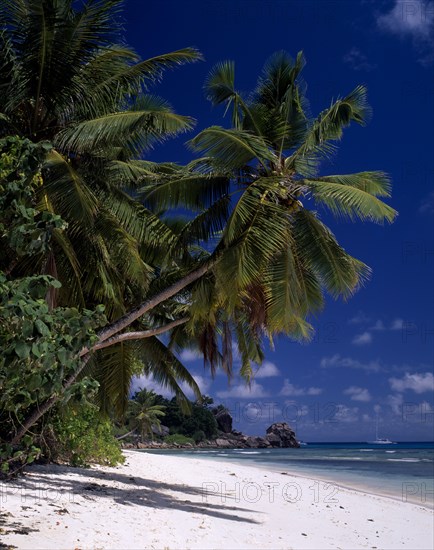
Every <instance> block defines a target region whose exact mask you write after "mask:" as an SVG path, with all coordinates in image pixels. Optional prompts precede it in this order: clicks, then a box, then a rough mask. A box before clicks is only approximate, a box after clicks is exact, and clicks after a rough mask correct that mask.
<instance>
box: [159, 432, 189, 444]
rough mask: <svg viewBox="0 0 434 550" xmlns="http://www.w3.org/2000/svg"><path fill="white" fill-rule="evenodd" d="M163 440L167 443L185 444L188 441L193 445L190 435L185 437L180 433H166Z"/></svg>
mask: <svg viewBox="0 0 434 550" xmlns="http://www.w3.org/2000/svg"><path fill="white" fill-rule="evenodd" d="M164 441H165V443H168V444H169V445H187V444H188V443H190V444H191V445H194V439H193V438H192V437H185V435H182V434H171V435H167V436H166V437H165V438H164Z"/></svg>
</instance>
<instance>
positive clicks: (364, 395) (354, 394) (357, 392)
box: [344, 386, 371, 402]
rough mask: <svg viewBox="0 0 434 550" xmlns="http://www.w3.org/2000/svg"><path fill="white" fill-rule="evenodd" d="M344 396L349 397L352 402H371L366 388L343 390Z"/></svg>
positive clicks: (352, 387)
mask: <svg viewBox="0 0 434 550" xmlns="http://www.w3.org/2000/svg"><path fill="white" fill-rule="evenodd" d="M344 394H345V395H350V396H351V399H352V400H353V401H363V402H367V401H371V394H370V393H369V390H368V389H366V388H359V387H358V386H350V387H349V388H347V389H346V390H344Z"/></svg>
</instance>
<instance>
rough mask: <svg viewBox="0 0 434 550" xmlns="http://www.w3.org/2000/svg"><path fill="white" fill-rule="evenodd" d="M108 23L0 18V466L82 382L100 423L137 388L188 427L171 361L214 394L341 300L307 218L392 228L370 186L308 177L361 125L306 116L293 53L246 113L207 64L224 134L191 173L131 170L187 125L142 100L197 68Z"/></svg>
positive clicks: (341, 261)
mask: <svg viewBox="0 0 434 550" xmlns="http://www.w3.org/2000/svg"><path fill="white" fill-rule="evenodd" d="M120 6H121V1H120V0H100V1H95V2H93V1H89V2H87V3H86V4H84V5H83V6H82V7H80V8H77V7H76V5H75V2H73V1H72V0H56V1H53V0H21V1H20V2H16V1H13V0H5V1H4V2H2V5H1V7H0V15H1V20H2V22H3V23H2V25H3V27H2V30H1V32H0V89H1V94H0V139H1V144H0V155H1V158H0V161H1V164H0V171H1V172H0V174H1V180H0V192H1V193H0V201H1V202H0V270H1V271H2V275H1V277H2V278H1V281H0V282H1V285H2V289H3V292H4V295H5V296H7V298H6V299H5V300H3V301H2V303H1V305H0V316H1V319H2V325H1V326H2V328H1V332H0V337H1V341H0V345H1V346H2V348H3V349H4V350H6V353H5V355H4V357H3V358H2V360H1V362H0V387H1V389H2V398H1V401H0V403H1V406H2V409H1V411H0V417H1V419H2V421H3V419H5V418H7V419H8V421H7V422H6V423H5V424H2V429H1V432H0V436H1V443H2V453H3V457H4V458H5V460H6V461H8V460H9V459H10V457H13V456H14V455H16V453H18V455H17V456H21V455H20V453H24V455H25V456H26V457H28V458H29V459H32V457H34V456H36V454H37V451H36V450H35V449H36V447H35V445H34V444H35V438H34V434H37V433H38V430H37V429H35V426H39V428H41V429H42V425H43V424H44V419H46V418H48V417H50V415H53V414H55V412H54V413H53V411H56V407H59V405H61V404H63V403H65V404H66V403H69V402H70V405H71V410H73V404H74V403H75V402H76V401H77V400H78V401H79V399H78V397H79V394H80V391H79V388H82V389H83V387H84V386H86V384H87V385H88V386H89V388H88V390H86V391H84V394H86V395H84V396H83V397H84V398H85V400H86V401H87V402H89V400H90V401H92V403H93V404H94V406H96V407H97V409H99V410H100V411H101V412H102V413H104V414H105V415H106V416H105V417H106V418H110V417H114V416H116V415H120V414H122V413H123V412H124V411H125V410H126V409H127V407H128V391H129V387H130V382H131V378H132V376H133V375H134V374H145V375H148V376H153V377H154V379H155V380H156V381H157V382H160V383H162V384H163V385H165V386H168V387H170V388H171V389H172V390H173V391H174V393H175V394H176V396H177V398H178V401H179V402H180V403H183V407H184V412H185V411H186V410H188V409H190V410H191V404H189V402H188V400H187V399H186V398H185V395H184V394H183V392H182V389H181V383H182V382H186V383H187V384H189V385H190V387H191V388H192V389H193V390H194V392H195V394H196V396H197V398H200V397H201V395H200V390H199V388H198V386H197V384H196V382H195V380H194V378H193V377H192V376H191V374H190V373H189V372H188V370H187V369H186V368H185V367H184V365H183V364H182V363H181V362H180V360H179V358H178V355H177V352H179V351H181V350H182V349H184V348H185V347H190V348H195V349H197V350H199V351H200V352H201V353H202V354H203V357H204V361H205V363H206V364H208V365H209V366H210V367H211V372H212V373H214V372H215V370H216V369H217V368H223V369H224V370H225V371H226V372H227V374H228V375H229V376H230V375H231V374H232V351H233V347H234V344H235V345H236V349H237V350H238V351H239V354H240V356H241V374H242V375H243V376H244V377H245V378H246V380H247V381H249V380H250V379H251V377H252V373H253V369H252V363H257V364H260V363H261V361H262V359H263V347H264V343H265V341H271V342H272V341H273V337H274V336H275V335H277V334H280V333H283V334H286V335H288V336H289V337H291V338H295V339H305V340H308V339H309V338H310V336H311V334H312V331H313V326H312V319H313V316H314V315H315V314H317V313H318V312H319V311H320V310H321V308H322V307H323V306H324V295H325V294H326V293H328V294H330V295H331V296H333V297H335V298H338V297H343V298H345V299H346V298H348V297H349V296H351V295H352V294H353V293H354V292H355V291H356V290H357V289H358V288H359V287H360V286H361V285H362V284H363V283H364V281H365V280H366V279H367V278H368V276H369V274H370V270H369V268H368V267H367V266H366V265H365V264H364V263H363V262H361V261H360V260H357V259H356V258H354V257H353V256H351V255H350V254H349V253H348V252H346V251H345V250H344V249H343V248H342V246H340V245H339V243H338V241H337V239H336V237H335V236H334V234H333V232H332V231H331V229H330V228H329V227H327V225H326V224H325V223H324V221H323V220H322V219H321V211H319V209H325V210H328V211H330V212H331V213H332V214H333V215H336V216H338V217H345V218H348V219H349V220H356V219H360V220H362V221H373V222H377V223H383V222H391V221H393V219H394V218H395V216H396V212H395V210H393V208H391V207H390V206H388V205H387V204H386V203H384V202H383V200H382V199H383V198H385V197H389V196H390V192H391V186H390V181H389V178H388V176H387V175H386V174H384V173H383V172H378V171H365V172H360V173H355V174H343V175H333V174H332V175H330V174H328V175H322V171H320V169H321V170H323V164H324V161H326V160H328V159H329V158H330V157H331V156H332V155H333V153H334V151H335V149H336V142H337V141H338V140H340V139H341V137H342V133H343V130H344V129H345V128H346V127H347V126H349V125H350V124H351V123H352V122H355V123H356V124H365V122H366V121H367V120H368V118H369V114H370V109H369V105H368V103H367V97H366V90H365V88H364V87H362V86H358V87H356V88H355V89H354V90H353V91H352V92H350V93H349V94H347V95H346V96H344V97H343V98H340V99H338V100H336V101H334V102H332V104H331V105H330V106H329V107H328V108H326V109H325V110H324V111H322V112H321V113H320V114H319V115H318V116H316V117H315V116H312V115H311V113H310V109H309V104H308V101H307V97H306V86H305V84H304V82H303V79H302V70H303V67H304V64H305V61H304V57H303V54H302V53H299V54H298V55H297V57H296V59H295V60H293V59H292V58H291V57H290V56H289V55H288V54H286V53H284V52H279V53H277V54H275V55H273V56H272V57H271V58H270V59H269V60H268V61H267V63H266V65H265V67H264V69H263V72H262V74H261V75H260V77H259V79H258V83H257V86H256V88H255V89H254V90H253V91H252V92H251V93H250V94H247V95H243V94H241V93H240V92H238V91H237V88H236V85H235V68H234V63H233V62H230V61H226V62H222V63H219V64H218V65H217V66H216V67H214V69H212V71H211V72H210V74H209V76H208V78H207V81H206V83H205V89H206V94H207V97H208V99H209V100H210V101H211V102H212V104H214V105H222V106H224V107H225V113H228V112H229V113H230V115H231V119H230V127H223V126H212V127H210V128H206V129H205V130H203V131H201V132H200V133H199V134H198V135H197V136H196V137H194V138H193V139H191V140H190V141H189V147H190V148H191V149H192V150H193V151H194V152H195V153H197V156H198V158H195V159H194V160H192V161H191V162H190V163H189V164H188V165H186V166H179V165H177V164H174V163H171V162H167V163H160V164H157V163H154V162H152V161H150V160H144V159H145V157H146V156H148V155H149V154H150V153H149V151H150V148H151V147H152V146H153V145H155V144H157V143H160V142H162V141H164V140H165V139H167V138H168V137H170V136H174V135H176V134H178V133H180V132H185V131H187V130H191V128H192V127H193V123H194V121H193V120H192V119H191V118H190V117H187V116H181V115H178V114H176V113H175V112H174V111H173V110H172V108H171V107H170V106H169V105H168V104H167V102H165V101H163V100H162V99H160V98H157V97H155V96H153V95H150V94H149V89H148V88H149V86H150V85H151V84H155V83H156V82H157V81H158V80H159V78H160V77H161V75H162V73H163V71H164V70H165V69H167V68H170V67H174V66H177V65H180V64H183V63H187V62H192V61H197V60H199V59H201V55H200V53H199V52H198V51H196V50H195V49H192V48H186V49H183V50H179V51H177V52H172V53H169V54H165V55H162V56H158V57H155V58H152V59H149V60H145V61H142V60H140V59H139V58H138V56H137V55H136V54H135V53H134V51H133V50H131V49H130V48H128V47H127V46H126V45H125V44H124V42H123V40H122V38H121V36H120V35H119V31H118V29H119V28H120V26H119V25H118V16H119V9H120ZM180 209H182V211H183V212H187V213H188V214H187V216H183V217H181V216H180V215H179V212H180ZM35 289H37V290H35ZM103 314H104V317H103ZM38 316H41V323H42V324H41V323H39V322H37V321H38V319H37V317H38ZM63 321H64V324H63V325H62V322H63ZM24 325H25V327H24ZM161 335H165V336H163V337H162V336H161ZM233 340H234V343H233ZM21 373H23V375H22V376H21ZM20 384H21V385H22V387H21V389H20V391H18V392H17V391H16V389H17V388H18V386H19V385H20ZM29 385H30V386H31V387H32V388H35V389H37V395H36V394H33V393H32V390H31V388H30V386H29ZM73 389H74V391H73ZM21 390H22V391H21ZM76 390H77V391H76ZM74 392H76V393H77V399H76V398H75V397H73V395H75V393H74ZM92 392H93V393H92ZM95 392H96V393H95ZM81 393H83V392H81ZM3 395H4V396H3ZM14 395H16V402H14ZM143 406H144V407H145V409H144V410H142V412H143V416H142V420H143V423H142V428H139V424H137V428H139V429H143V430H145V431H146V430H147V429H148V428H147V427H146V422H145V421H144V419H145V417H146V416H147V415H148V412H149V411H148V412H146V407H148V408H149V406H153V405H149V403H148V404H146V403H143ZM165 406H167V405H165ZM78 410H80V409H78ZM83 410H85V409H83ZM154 412H155V413H156V410H154ZM56 414H57V413H56ZM86 414H87V413H86ZM140 414H141V412H138V413H137V415H136V417H137V419H138V420H140V419H139V416H140ZM154 416H155V415H154ZM156 416H157V417H158V414H157V415H156ZM54 425H55V422H54V423H53V426H54ZM30 429H31V433H32V434H33V435H30V432H29V430H30ZM40 433H42V432H40ZM23 449H24V450H23ZM29 449H33V450H31V451H30V450H29ZM26 453H27V454H26ZM24 455H23V456H24ZM8 457H9V458H8ZM26 459H27V458H26Z"/></svg>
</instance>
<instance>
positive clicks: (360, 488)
mask: <svg viewBox="0 0 434 550" xmlns="http://www.w3.org/2000/svg"><path fill="white" fill-rule="evenodd" d="M200 450H202V449H200ZM225 450H228V449H221V452H225ZM184 451H185V452H187V453H188V452H192V449H188V448H185V449H134V452H139V453H146V452H149V453H151V454H155V455H159V454H160V453H161V454H165V453H166V452H167V454H168V455H170V454H171V453H172V456H179V457H182V454H183V452H184ZM175 453H177V454H175ZM198 454H200V453H198ZM182 458H196V457H194V456H192V455H189V456H185V457H182ZM201 460H207V461H208V460H209V461H212V460H216V461H218V462H221V463H224V462H227V463H230V464H234V465H240V466H246V467H252V468H259V469H266V470H269V471H271V470H272V471H274V472H276V473H278V474H279V473H282V469H286V470H287V472H286V474H287V475H290V476H291V477H297V478H298V477H299V478H302V479H308V480H310V479H312V480H315V481H321V482H322V483H327V484H330V485H336V486H338V487H340V488H342V489H346V490H349V491H356V492H358V493H362V494H369V495H372V496H379V497H382V498H389V499H392V500H394V501H397V502H402V503H403V504H407V503H408V504H415V505H416V506H421V507H422V508H426V509H427V510H430V511H432V510H434V502H427V501H425V502H423V501H421V499H420V497H419V498H417V497H416V496H415V497H414V498H412V495H408V498H407V500H403V498H402V492H401V493H398V492H393V491H392V490H390V492H387V491H386V490H381V489H377V488H374V487H370V486H369V485H363V484H362V483H358V482H356V481H354V483H353V482H352V481H348V482H347V481H341V480H339V479H338V476H336V478H335V479H333V478H326V477H323V475H322V474H321V473H320V472H318V471H315V469H314V468H312V475H311V476H309V475H308V472H306V471H303V470H301V469H300V470H299V469H297V467H295V470H290V468H289V466H281V467H279V466H277V465H276V464H274V463H270V464H269V465H267V464H266V463H265V462H255V463H252V462H247V461H245V462H243V461H241V460H236V459H234V458H232V457H219V456H213V457H203V458H201ZM291 467H293V465H292V464H291ZM347 483H348V484H347Z"/></svg>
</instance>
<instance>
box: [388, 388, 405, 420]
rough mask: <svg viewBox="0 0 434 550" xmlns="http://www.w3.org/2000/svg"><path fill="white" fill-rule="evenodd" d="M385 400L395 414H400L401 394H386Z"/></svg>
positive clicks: (402, 399)
mask: <svg viewBox="0 0 434 550" xmlns="http://www.w3.org/2000/svg"><path fill="white" fill-rule="evenodd" d="M386 401H387V404H388V405H390V408H391V409H392V411H393V412H394V413H395V414H399V415H401V414H402V404H403V402H404V398H403V397H402V394H400V393H397V394H395V395H388V396H387V400H386Z"/></svg>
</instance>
